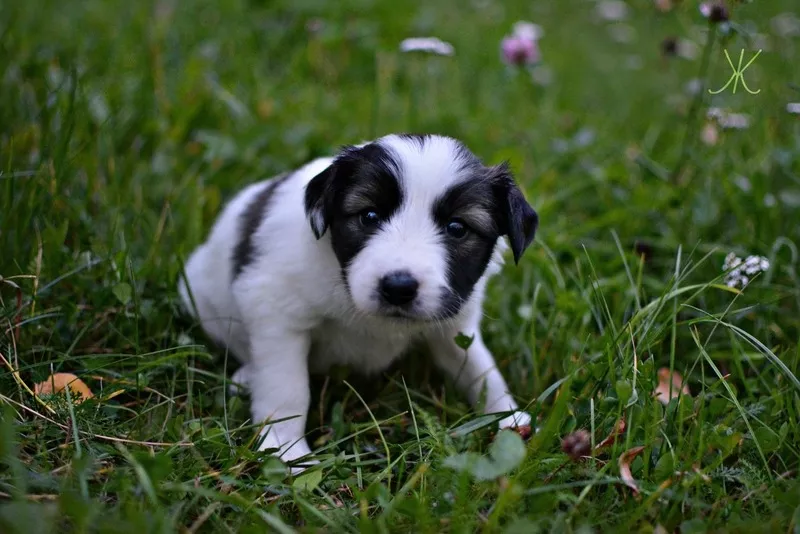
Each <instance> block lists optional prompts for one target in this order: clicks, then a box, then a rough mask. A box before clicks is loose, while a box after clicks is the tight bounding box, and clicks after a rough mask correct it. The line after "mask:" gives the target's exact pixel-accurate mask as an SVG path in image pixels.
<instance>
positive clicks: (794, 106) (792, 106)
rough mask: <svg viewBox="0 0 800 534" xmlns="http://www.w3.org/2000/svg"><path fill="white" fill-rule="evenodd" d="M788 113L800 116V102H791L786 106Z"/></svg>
mask: <svg viewBox="0 0 800 534" xmlns="http://www.w3.org/2000/svg"><path fill="white" fill-rule="evenodd" d="M786 111H788V112H789V113H794V114H795V115H800V102H789V103H788V104H786Z"/></svg>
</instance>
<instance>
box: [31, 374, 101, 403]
mask: <svg viewBox="0 0 800 534" xmlns="http://www.w3.org/2000/svg"><path fill="white" fill-rule="evenodd" d="M66 387H69V389H70V396H71V397H72V399H73V400H74V401H75V402H76V403H78V404H79V403H81V402H83V401H85V400H86V399H90V398H92V397H94V394H93V393H92V390H91V389H89V386H87V385H86V383H85V382H84V381H83V380H81V379H80V378H78V377H77V376H75V375H74V374H72V373H55V374H52V375H50V376H49V377H48V378H47V380H45V381H44V382H39V383H38V384H36V385H34V386H33V392H34V393H36V395H37V396H39V397H41V396H42V395H53V394H57V393H60V392H61V391H63V390H64V388H66Z"/></svg>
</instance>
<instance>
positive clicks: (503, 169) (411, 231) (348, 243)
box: [179, 135, 538, 461]
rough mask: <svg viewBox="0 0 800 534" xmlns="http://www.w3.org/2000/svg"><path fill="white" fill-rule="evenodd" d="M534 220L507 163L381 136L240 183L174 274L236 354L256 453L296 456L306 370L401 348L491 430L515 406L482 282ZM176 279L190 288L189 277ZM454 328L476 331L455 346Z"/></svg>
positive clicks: (385, 361)
mask: <svg viewBox="0 0 800 534" xmlns="http://www.w3.org/2000/svg"><path fill="white" fill-rule="evenodd" d="M537 225H538V216H537V214H536V212H535V211H534V210H533V208H531V206H530V205H529V204H528V202H527V201H526V200H525V198H524V196H523V194H522V192H521V191H520V189H519V188H518V187H517V185H516V184H515V182H514V179H513V177H512V175H511V173H510V171H509V169H508V167H507V166H506V165H505V164H501V165H498V166H485V165H484V164H483V163H481V161H480V160H478V158H477V157H475V156H474V155H473V154H472V153H471V152H470V151H469V150H468V149H467V148H466V147H465V146H464V145H463V144H462V143H460V142H459V141H456V140H455V139H452V138H449V137H443V136H436V135H423V136H421V135H388V136H386V137H382V138H380V139H378V140H376V141H374V142H370V143H367V144H362V145H359V146H349V147H345V148H343V149H342V150H341V152H340V153H339V154H338V155H336V157H333V158H322V159H317V160H315V161H312V162H310V163H308V164H306V165H305V166H303V167H301V168H300V169H298V170H296V171H294V172H291V173H287V174H284V175H282V176H278V177H275V178H272V179H269V180H266V181H263V182H260V183H256V184H253V185H250V186H248V187H247V188H245V189H244V190H242V191H241V192H240V193H239V194H238V195H237V196H236V197H234V198H233V199H232V200H231V201H230V202H229V203H228V204H227V206H226V207H225V208H224V210H223V211H222V213H221V215H220V216H219V219H218V220H217V222H216V223H215V225H214V227H213V228H212V230H211V233H210V236H209V238H208V240H207V241H206V242H205V243H204V244H202V245H201V246H200V247H199V248H198V249H197V250H195V251H194V252H193V253H192V255H191V257H190V258H189V261H188V262H187V265H186V279H183V278H182V279H181V281H180V282H179V291H180V295H181V299H182V301H183V304H184V306H185V307H186V309H187V310H189V312H190V313H192V315H194V316H195V317H196V318H198V319H199V320H200V322H201V323H202V326H203V328H204V329H205V331H206V332H207V333H208V335H209V336H210V337H211V338H212V339H214V340H215V341H216V342H218V343H220V344H221V345H223V346H225V347H227V348H228V349H229V350H230V352H232V353H233V354H234V355H235V356H236V357H237V358H238V359H239V360H240V361H241V362H242V364H243V365H242V367H241V368H240V370H239V371H237V372H236V373H235V375H234V377H233V379H234V381H235V382H237V383H239V384H242V385H243V386H245V387H247V388H248V389H249V390H250V395H251V410H252V417H253V420H254V422H256V423H263V422H265V421H270V420H279V419H283V421H280V422H277V423H274V424H267V425H266V426H265V427H264V433H265V434H266V435H265V436H264V439H263V440H262V442H261V449H262V450H263V449H267V448H270V449H272V448H274V449H278V451H279V454H281V456H282V457H283V459H284V460H287V461H291V460H295V459H297V458H300V457H302V456H305V455H307V454H309V453H310V452H311V451H310V449H309V446H308V443H307V441H306V439H305V437H304V434H305V426H306V417H307V412H308V409H309V402H310V392H309V372H324V371H325V369H326V368H328V367H329V366H330V365H332V364H346V365H351V366H353V367H355V368H357V369H359V370H361V371H362V372H365V373H375V372H379V371H381V370H383V369H385V368H387V367H388V366H389V365H390V364H391V363H392V362H393V361H394V360H396V359H397V358H398V357H400V356H401V355H402V354H403V353H404V352H405V351H406V349H407V348H409V346H410V344H411V343H413V342H416V341H423V342H425V343H427V345H428V347H429V348H430V350H431V354H432V357H433V358H434V360H435V362H436V364H438V366H439V367H440V368H441V369H442V370H444V371H445V372H446V373H447V374H448V375H450V376H451V377H452V378H453V379H454V380H455V381H456V383H457V384H458V386H459V387H460V388H461V390H462V391H464V392H465V393H466V394H467V396H468V398H469V400H470V402H472V403H473V405H474V404H476V403H477V402H478V400H479V397H480V395H481V392H482V391H483V388H484V387H485V388H486V389H485V392H486V397H485V400H486V402H485V408H484V411H485V412H487V413H496V412H506V411H508V412H512V415H510V416H508V417H506V418H504V419H502V420H501V421H500V427H501V428H505V427H510V426H515V425H527V424H530V416H529V415H528V414H526V413H524V412H519V411H517V410H518V405H517V403H516V402H515V401H514V399H513V397H512V396H511V394H510V393H509V391H508V387H507V385H506V381H505V380H504V379H503V377H502V375H501V374H500V372H499V371H498V369H497V368H496V366H495V362H494V358H493V356H492V354H491V353H490V352H489V350H488V349H487V348H486V346H485V345H484V342H483V340H482V338H481V333H480V321H481V316H482V301H483V298H484V292H485V287H486V282H487V279H488V278H489V277H490V276H492V275H493V274H496V273H497V272H498V271H499V269H500V266H501V264H502V262H503V259H502V256H501V254H502V252H503V251H504V250H505V249H506V248H507V246H508V245H507V244H506V243H505V242H504V240H503V239H502V237H503V236H507V238H508V244H510V247H511V251H512V253H513V257H514V261H515V263H516V262H518V261H519V259H520V256H521V255H522V253H523V251H524V250H525V249H526V248H527V247H528V246H529V245H530V243H531V242H532V240H533V238H534V233H535V232H536V229H537ZM187 281H188V287H187V284H186V282H187ZM459 333H463V334H464V335H466V336H474V340H473V342H472V344H471V345H470V347H469V348H468V349H467V350H466V351H464V350H463V349H462V348H459V346H458V345H457V344H456V343H455V341H454V340H455V338H456V337H457V336H458V334H459Z"/></svg>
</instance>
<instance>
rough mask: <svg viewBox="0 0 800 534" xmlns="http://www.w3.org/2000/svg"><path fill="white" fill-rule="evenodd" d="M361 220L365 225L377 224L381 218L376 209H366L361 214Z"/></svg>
mask: <svg viewBox="0 0 800 534" xmlns="http://www.w3.org/2000/svg"><path fill="white" fill-rule="evenodd" d="M359 220H360V221H361V224H363V225H364V226H375V225H376V224H378V223H379V222H380V220H381V219H380V217H378V214H377V213H376V212H375V211H374V210H364V211H362V212H361V215H359Z"/></svg>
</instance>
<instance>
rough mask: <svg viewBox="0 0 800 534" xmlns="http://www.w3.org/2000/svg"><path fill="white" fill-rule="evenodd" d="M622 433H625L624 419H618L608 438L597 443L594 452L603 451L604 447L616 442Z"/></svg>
mask: <svg viewBox="0 0 800 534" xmlns="http://www.w3.org/2000/svg"><path fill="white" fill-rule="evenodd" d="M623 432H625V418H624V417H623V418H622V419H620V420H619V421H617V424H616V425H614V429H613V430H612V431H611V433H610V434H609V435H608V437H606V439H604V440H603V441H601V442H600V443H598V444H597V445H596V446H595V448H594V450H596V451H597V450H600V449H603V448H605V447H608V446H609V445H613V444H614V442H615V441H617V438H618V437H619V436H620V435H621V434H622V433H623Z"/></svg>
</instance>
